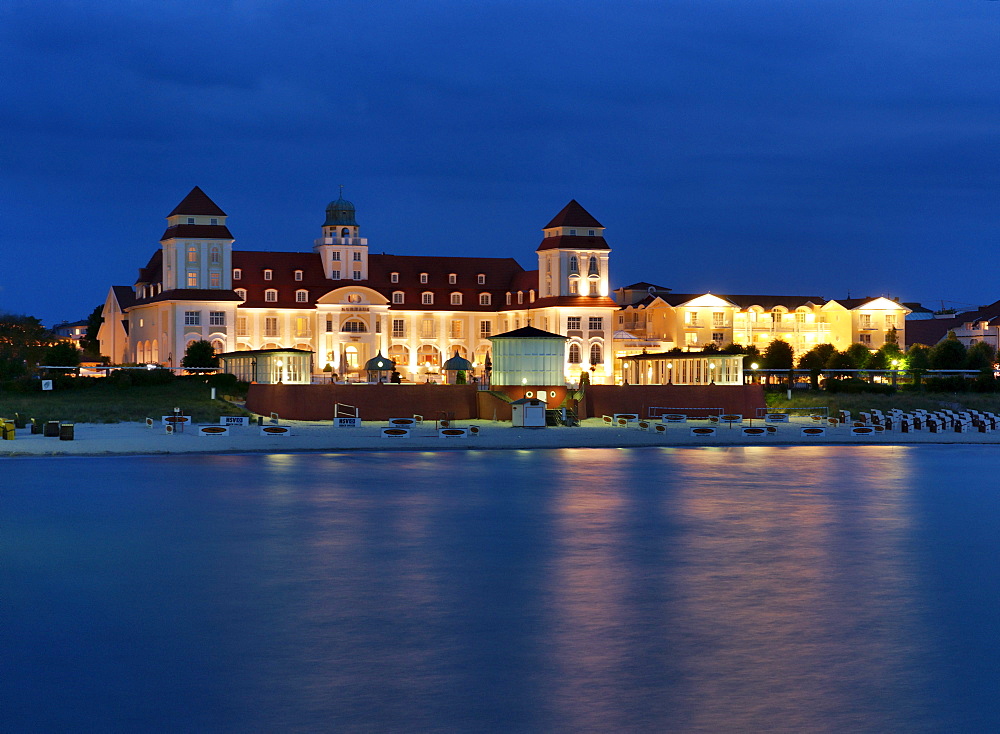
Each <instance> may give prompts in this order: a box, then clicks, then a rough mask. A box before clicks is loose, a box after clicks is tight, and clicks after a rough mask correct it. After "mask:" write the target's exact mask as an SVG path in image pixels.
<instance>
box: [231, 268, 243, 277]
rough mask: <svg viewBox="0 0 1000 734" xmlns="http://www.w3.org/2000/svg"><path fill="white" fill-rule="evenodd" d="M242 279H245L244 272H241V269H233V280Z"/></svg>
mask: <svg viewBox="0 0 1000 734" xmlns="http://www.w3.org/2000/svg"><path fill="white" fill-rule="evenodd" d="M242 279H243V271H242V270H240V269H239V268H233V280H242Z"/></svg>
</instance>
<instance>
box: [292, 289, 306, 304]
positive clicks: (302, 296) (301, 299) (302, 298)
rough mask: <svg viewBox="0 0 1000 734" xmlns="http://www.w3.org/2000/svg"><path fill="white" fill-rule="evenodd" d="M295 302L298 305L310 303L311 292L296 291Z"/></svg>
mask: <svg viewBox="0 0 1000 734" xmlns="http://www.w3.org/2000/svg"><path fill="white" fill-rule="evenodd" d="M295 302H296V303H308V302H309V291H305V290H298V291H295Z"/></svg>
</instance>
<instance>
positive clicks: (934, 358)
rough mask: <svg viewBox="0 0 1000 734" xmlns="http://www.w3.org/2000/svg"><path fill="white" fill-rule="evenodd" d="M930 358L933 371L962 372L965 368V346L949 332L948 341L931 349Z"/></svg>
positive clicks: (953, 333) (939, 343)
mask: <svg viewBox="0 0 1000 734" xmlns="http://www.w3.org/2000/svg"><path fill="white" fill-rule="evenodd" d="M929 357H930V366H931V369H932V370H960V369H962V368H963V367H965V345H964V344H962V342H960V341H959V340H958V337H956V336H955V332H954V331H949V332H948V338H947V339H944V340H943V341H940V342H938V343H937V344H935V345H934V346H933V347H932V348H931V351H930V355H929Z"/></svg>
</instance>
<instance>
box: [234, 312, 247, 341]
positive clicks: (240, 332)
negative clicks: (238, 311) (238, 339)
mask: <svg viewBox="0 0 1000 734" xmlns="http://www.w3.org/2000/svg"><path fill="white" fill-rule="evenodd" d="M246 335H247V317H246V316H237V317H236V336H246Z"/></svg>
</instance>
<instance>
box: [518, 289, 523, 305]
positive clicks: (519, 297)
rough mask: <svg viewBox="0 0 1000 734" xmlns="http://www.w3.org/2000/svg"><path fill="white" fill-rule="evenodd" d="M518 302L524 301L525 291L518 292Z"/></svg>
mask: <svg viewBox="0 0 1000 734" xmlns="http://www.w3.org/2000/svg"><path fill="white" fill-rule="evenodd" d="M517 302H518V303H524V291H518V292H517Z"/></svg>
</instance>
